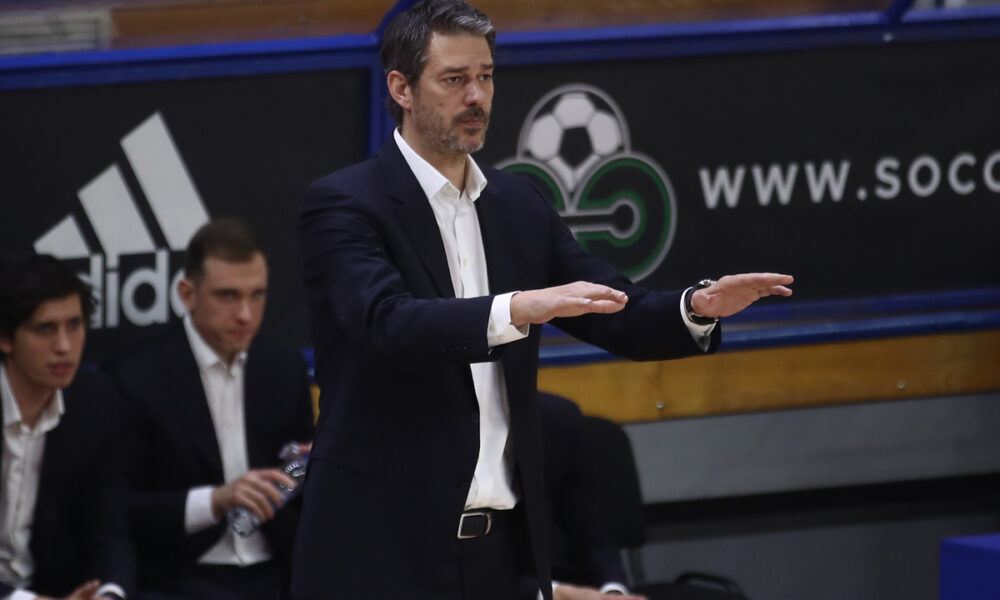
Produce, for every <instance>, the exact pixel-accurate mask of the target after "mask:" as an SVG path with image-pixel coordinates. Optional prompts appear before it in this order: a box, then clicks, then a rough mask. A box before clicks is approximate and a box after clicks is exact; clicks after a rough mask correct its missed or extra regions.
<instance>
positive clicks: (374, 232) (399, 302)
mask: <svg viewBox="0 0 1000 600" xmlns="http://www.w3.org/2000/svg"><path fill="white" fill-rule="evenodd" d="M348 188H349V186H342V185H338V184H337V183H334V182H330V181H328V180H320V181H319V182H316V183H314V184H313V185H312V186H311V187H310V188H309V190H308V191H307V192H306V198H305V201H304V204H303V210H302V214H301V217H300V223H299V227H300V232H301V238H302V243H303V258H304V263H305V269H306V272H305V278H306V288H307V290H309V294H310V298H309V301H310V303H312V304H313V305H317V306H319V307H322V310H320V311H314V314H317V313H320V314H323V315H326V316H327V317H329V318H330V319H332V320H333V322H332V323H330V325H331V327H332V329H333V330H334V331H335V332H336V334H337V335H340V336H346V337H347V339H349V340H350V341H351V342H352V343H353V344H354V345H355V346H356V347H357V348H358V349H359V352H366V353H371V354H373V355H374V356H375V357H378V358H380V359H382V360H389V361H394V362H395V363H397V364H406V365H412V366H413V367H417V366H418V365H420V364H422V363H425V362H427V361H440V360H454V361H464V362H477V361H484V360H491V356H490V349H489V347H488V345H487V341H486V326H487V322H488V320H489V313H490V308H491V306H492V303H493V297H492V296H484V297H479V298H467V299H465V298H458V299H457V298H454V297H451V298H445V297H440V294H438V293H437V292H432V291H431V290H427V293H420V291H419V290H414V289H413V287H412V286H411V285H408V284H412V283H413V282H412V281H411V282H408V281H405V280H404V277H403V275H402V274H401V272H400V270H399V268H398V267H397V265H396V262H397V261H409V260H418V259H416V258H415V257H413V256H410V255H409V254H411V253H410V252H407V251H406V249H405V248H404V247H403V246H401V242H402V241H403V240H406V239H407V233H405V232H404V230H403V228H402V224H401V223H400V221H399V217H398V216H397V215H396V214H395V213H394V212H393V205H392V203H393V200H391V199H386V198H382V199H380V201H373V200H377V199H373V198H371V197H365V196H363V195H362V192H360V191H352V190H350V189H348ZM427 210H428V211H429V210H430V209H429V207H428V209H427ZM433 233H434V235H439V234H438V233H437V232H436V231H435V232H433ZM439 243H440V242H439ZM397 248H398V249H399V252H398V253H397V255H392V254H393V253H394V252H396V249H397ZM442 256H443V255H442ZM314 326H315V324H314Z"/></svg>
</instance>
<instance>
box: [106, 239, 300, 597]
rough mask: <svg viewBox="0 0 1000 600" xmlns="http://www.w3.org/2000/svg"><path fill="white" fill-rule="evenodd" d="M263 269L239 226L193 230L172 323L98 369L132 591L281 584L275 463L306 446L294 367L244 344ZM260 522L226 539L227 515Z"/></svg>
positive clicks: (283, 536) (287, 531) (223, 593)
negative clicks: (120, 420)
mask: <svg viewBox="0 0 1000 600" xmlns="http://www.w3.org/2000/svg"><path fill="white" fill-rule="evenodd" d="M267 285H268V284H267V263H266V258H265V254H264V250H263V246H262V245H261V243H260V241H259V239H258V238H257V236H256V235H255V234H254V232H252V231H251V230H250V229H249V227H248V226H247V225H246V224H244V223H243V222H241V221H238V220H231V219H220V220H216V221H212V222H210V223H208V224H206V225H205V226H204V227H202V228H201V229H200V230H199V231H198V232H197V233H195V235H194V236H193V238H192V240H191V242H190V244H189V246H188V249H187V262H186V269H185V277H184V278H183V279H181V280H180V282H179V284H178V293H179V296H180V298H181V300H182V301H183V302H184V305H185V306H186V307H187V309H188V315H187V316H186V317H185V318H184V319H183V322H182V323H181V324H178V325H177V326H175V327H173V328H171V329H170V330H169V331H168V332H167V333H166V334H165V335H163V336H162V337H160V338H158V339H156V340H153V341H152V342H150V343H148V344H146V345H145V346H143V347H142V348H140V349H138V350H137V351H134V352H131V353H129V354H128V355H127V356H124V357H122V358H120V359H118V360H115V361H112V362H111V363H110V364H109V365H108V371H109V372H110V373H111V375H112V377H113V378H114V379H115V381H116V383H117V384H118V386H119V389H120V390H121V393H122V396H123V398H124V401H125V402H124V407H123V411H122V412H123V415H124V422H125V426H126V436H125V440H126V443H127V447H128V463H127V466H126V474H127V476H128V482H129V486H130V493H129V518H130V521H131V525H132V528H133V531H134V532H135V538H136V543H137V546H138V550H139V578H140V581H139V584H140V588H141V589H142V590H148V591H155V592H158V593H160V594H168V595H174V596H178V597H181V598H185V599H189V600H190V599H194V600H198V599H202V598H204V599H213V600H214V599H229V598H233V599H237V598H238V599H254V600H257V599H259V600H276V599H278V598H280V597H281V596H282V594H283V591H284V589H285V587H286V585H287V575H288V562H289V554H290V550H289V549H290V544H291V540H292V537H293V536H294V532H295V527H296V525H297V516H298V507H297V505H296V504H295V503H293V504H292V505H290V506H287V507H285V506H282V505H283V502H282V497H281V495H280V494H279V491H278V488H277V487H276V486H277V485H284V486H287V487H294V486H295V482H293V481H292V480H291V479H290V478H289V477H288V476H287V475H285V474H283V473H281V472H280V471H279V470H278V469H277V468H276V466H277V465H278V463H279V462H280V461H279V459H278V454H279V451H280V450H281V448H282V446H283V445H284V444H286V443H287V442H290V441H294V442H300V443H305V442H308V441H309V440H311V439H312V412H311V406H312V404H311V396H310V393H309V381H308V377H307V372H306V366H305V362H304V359H303V358H302V356H301V354H300V353H299V352H297V351H296V350H294V349H291V348H287V347H285V346H281V345H275V344H273V343H268V342H265V341H263V340H258V339H256V335H257V331H258V329H259V328H260V324H261V321H262V319H263V315H264V306H265V302H266V297H267ZM241 507H242V508H245V509H247V510H249V511H250V512H251V513H252V514H253V515H254V516H256V517H257V518H258V519H259V520H260V521H261V522H262V523H263V524H262V526H261V527H260V528H259V529H258V530H256V531H255V532H253V533H252V534H250V535H248V536H246V537H243V536H240V535H237V534H236V533H235V532H234V531H233V530H232V529H231V528H230V527H229V526H228V524H227V521H226V516H227V514H228V513H229V512H230V511H232V510H233V509H236V508H241Z"/></svg>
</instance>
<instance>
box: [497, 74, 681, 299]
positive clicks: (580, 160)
mask: <svg viewBox="0 0 1000 600" xmlns="http://www.w3.org/2000/svg"><path fill="white" fill-rule="evenodd" d="M497 167H499V168H501V169H504V170H506V171H510V172H512V173H517V174H519V175H523V176H525V177H528V178H529V179H531V180H532V181H534V182H535V184H536V185H537V187H538V189H539V190H540V191H541V192H542V194H544V195H546V196H548V197H549V199H550V201H551V202H552V205H553V207H554V208H555V209H556V211H557V212H558V213H559V214H560V216H562V217H563V220H564V221H565V222H566V224H567V226H568V227H569V229H570V231H571V232H572V233H573V235H574V236H575V237H576V239H577V241H578V242H579V243H580V245H581V246H583V247H584V248H586V249H587V250H589V251H590V252H592V253H593V254H595V255H597V256H600V257H602V258H604V259H606V260H608V261H610V262H611V263H612V264H614V265H615V266H616V267H618V269H619V270H621V272H622V273H624V274H626V275H628V276H629V277H631V278H632V279H634V280H637V281H638V280H640V279H643V278H644V277H647V276H648V275H650V274H651V273H652V272H653V271H655V270H656V269H657V267H659V266H660V264H662V263H663V259H664V258H665V257H666V255H667V251H668V250H669V249H670V244H671V242H672V241H673V237H674V229H675V215H676V213H677V210H676V207H675V204H674V192H673V188H672V187H671V186H670V180H669V179H668V178H667V175H666V173H664V172H663V169H661V168H660V166H659V165H658V164H656V162H655V161H653V160H652V159H651V158H649V157H647V156H645V155H643V154H640V153H638V152H635V151H633V150H632V144H631V141H630V140H629V129H628V123H626V121H625V116H624V114H623V113H622V111H621V109H620V108H619V107H618V105H617V104H616V103H615V101H614V100H613V99H612V98H611V96H609V95H608V94H606V93H605V92H604V91H602V90H600V89H598V88H596V87H594V86H591V85H586V84H581V83H574V84H571V85H564V86H562V87H559V88H556V89H554V90H552V91H550V92H549V93H547V94H545V96H543V97H542V99H541V100H539V101H538V102H537V103H535V105H534V107H533V108H532V109H531V110H530V111H529V112H528V116H527V118H525V120H524V126H523V127H522V128H521V135H520V137H519V138H518V142H517V156H516V157H514V158H510V159H507V160H504V161H501V162H500V163H499V164H497Z"/></svg>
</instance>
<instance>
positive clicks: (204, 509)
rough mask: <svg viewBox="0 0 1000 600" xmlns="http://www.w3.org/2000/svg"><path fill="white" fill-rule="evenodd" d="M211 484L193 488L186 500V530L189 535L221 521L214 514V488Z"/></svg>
mask: <svg viewBox="0 0 1000 600" xmlns="http://www.w3.org/2000/svg"><path fill="white" fill-rule="evenodd" d="M213 489H215V488H213V487H212V486H210V485H206V486H202V487H196V488H191V489H190V490H188V494H187V500H186V501H185V502H184V532H185V533H187V534H188V535H191V534H194V533H198V532H199V531H201V530H203V529H208V528H209V527H211V526H212V525H215V524H216V523H218V522H219V519H216V518H215V515H213V514H212V490H213Z"/></svg>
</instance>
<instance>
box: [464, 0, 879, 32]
mask: <svg viewBox="0 0 1000 600" xmlns="http://www.w3.org/2000/svg"><path fill="white" fill-rule="evenodd" d="M472 4H473V5H475V6H476V7H477V8H479V9H480V10H482V11H483V12H484V13H486V14H487V15H489V17H490V19H492V20H493V23H494V24H495V25H496V27H497V30H498V31H523V30H538V29H568V28H579V27H616V26H623V25H648V24H650V23H668V22H677V21H712V20H718V19H752V18H763V17H783V16H791V15H804V14H822V13H830V12H848V11H861V10H884V9H885V8H886V7H888V5H889V2H888V0H615V1H614V2H609V1H608V0H473V2H472Z"/></svg>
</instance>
